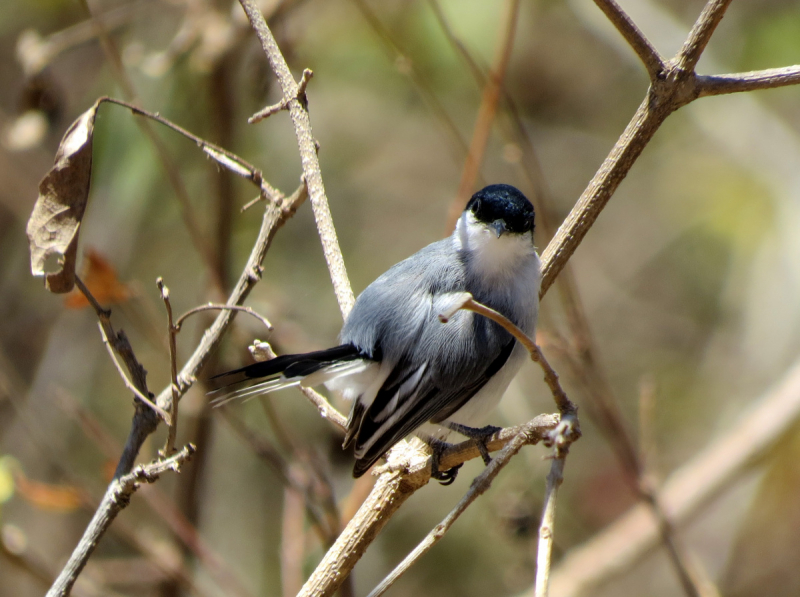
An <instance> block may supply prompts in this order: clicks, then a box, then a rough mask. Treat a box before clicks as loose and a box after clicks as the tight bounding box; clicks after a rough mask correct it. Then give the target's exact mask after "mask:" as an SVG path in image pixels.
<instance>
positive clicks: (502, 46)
mask: <svg viewBox="0 0 800 597" xmlns="http://www.w3.org/2000/svg"><path fill="white" fill-rule="evenodd" d="M519 5H520V2H519V0H508V3H507V7H506V18H505V19H504V20H503V22H502V29H501V32H500V35H499V37H498V40H499V41H498V45H497V49H496V50H495V59H494V64H493V66H492V70H491V71H490V72H489V77H488V79H487V81H486V85H485V86H484V88H483V94H482V97H481V105H480V108H479V109H478V117H477V118H476V120H475V128H474V130H473V132H472V141H471V143H470V146H469V151H468V152H467V156H466V158H465V160H464V167H463V169H462V171H461V181H460V182H459V184H458V190H457V191H456V196H455V197H454V198H453V201H452V202H451V204H450V209H449V210H448V216H447V230H448V231H450V230H452V228H453V226H455V224H456V220H458V216H459V214H460V213H461V212H462V211H464V206H465V205H466V203H467V199H468V198H469V196H470V195H471V194H472V191H473V188H474V186H475V179H476V178H477V177H478V173H479V172H480V169H481V164H482V163H483V156H484V154H485V153H486V146H487V144H488V142H489V135H490V134H491V132H492V124H493V122H494V119H495V114H496V113H497V106H498V104H499V103H500V96H501V95H502V91H503V82H504V81H505V78H506V71H507V70H508V63H509V60H510V59H511V50H512V49H513V47H514V34H515V33H516V30H517V21H518V17H519Z"/></svg>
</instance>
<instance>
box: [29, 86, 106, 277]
mask: <svg viewBox="0 0 800 597" xmlns="http://www.w3.org/2000/svg"><path fill="white" fill-rule="evenodd" d="M98 106H99V101H98V102H95V104H94V105H93V106H92V107H91V108H90V109H89V110H87V111H86V112H84V113H83V114H82V115H81V116H80V118H78V119H77V120H76V121H75V122H73V123H72V126H70V127H69V130H68V131H67V132H66V134H65V135H64V138H63V139H62V140H61V143H60V145H59V146H58V152H57V153H56V160H55V165H54V166H53V168H52V169H51V170H50V171H49V172H48V173H47V175H46V176H45V177H44V178H43V179H42V182H41V183H39V199H37V201H36V205H34V207H33V213H32V214H31V217H30V219H29V220H28V228H27V233H28V241H29V243H30V249H31V272H32V273H33V275H34V276H43V277H44V278H45V286H46V287H47V289H48V290H50V292H55V293H62V292H69V291H70V290H72V287H73V285H74V284H75V257H76V254H77V252H78V231H79V229H80V225H81V220H82V219H83V214H84V211H85V210H86V202H87V199H88V198H89V183H90V181H91V178H92V139H93V134H94V119H95V116H96V115H97V107H98ZM54 260H56V263H54ZM47 270H50V271H47Z"/></svg>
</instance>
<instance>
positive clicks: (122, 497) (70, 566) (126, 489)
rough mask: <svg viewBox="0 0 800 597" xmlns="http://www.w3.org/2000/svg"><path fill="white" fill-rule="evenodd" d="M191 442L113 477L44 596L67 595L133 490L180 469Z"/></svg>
mask: <svg viewBox="0 0 800 597" xmlns="http://www.w3.org/2000/svg"><path fill="white" fill-rule="evenodd" d="M194 450H195V448H194V446H193V445H191V444H188V445H186V446H184V448H183V449H182V450H181V451H180V452H178V453H176V454H174V455H172V456H170V457H169V458H163V459H159V460H155V461H153V462H151V463H150V464H146V465H140V466H138V467H136V469H134V470H133V471H131V472H130V473H128V474H126V475H123V476H121V477H119V478H116V479H114V480H113V481H112V482H111V484H110V485H109V486H108V490H107V491H106V494H105V496H103V500H102V501H101V502H100V505H99V506H98V508H97V510H96V511H95V514H94V517H92V521H91V522H90V523H89V526H88V527H87V528H86V531H85V532H84V534H83V538H82V539H81V541H80V543H78V546H77V547H76V548H75V551H73V552H72V555H71V556H70V558H69V561H68V562H67V564H66V565H65V566H64V569H63V570H62V571H61V573H60V574H59V575H58V578H57V579H56V581H55V582H54V583H53V586H52V587H50V590H49V591H48V592H47V597H64V596H66V595H69V592H70V590H71V588H72V585H73V584H75V581H76V580H77V578H78V575H79V574H80V572H81V570H83V567H84V566H85V565H86V562H87V561H88V560H89V557H91V555H92V553H93V552H94V549H95V547H96V546H97V543H98V541H99V540H100V537H102V536H103V534H104V533H105V532H106V530H108V527H109V526H110V525H111V523H112V522H113V521H114V518H116V516H117V514H119V513H120V511H122V509H123V508H125V507H126V506H127V505H128V503H130V498H131V496H132V495H133V493H134V492H135V491H136V490H137V489H138V488H139V486H140V485H141V484H142V483H153V482H155V481H156V480H158V477H159V475H161V474H162V473H165V472H167V471H175V472H180V467H181V465H182V464H183V463H184V462H186V461H187V460H188V459H189V458H190V457H191V455H192V454H193V453H194Z"/></svg>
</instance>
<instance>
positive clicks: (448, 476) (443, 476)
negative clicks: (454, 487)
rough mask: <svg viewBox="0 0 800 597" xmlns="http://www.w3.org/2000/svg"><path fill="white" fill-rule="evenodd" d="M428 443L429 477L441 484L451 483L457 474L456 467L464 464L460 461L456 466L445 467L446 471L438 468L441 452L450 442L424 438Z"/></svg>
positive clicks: (458, 467)
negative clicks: (429, 455)
mask: <svg viewBox="0 0 800 597" xmlns="http://www.w3.org/2000/svg"><path fill="white" fill-rule="evenodd" d="M426 441H427V442H428V445H429V446H430V447H431V477H432V478H434V479H436V480H437V481H439V483H441V484H442V485H451V484H452V483H453V481H455V480H456V477H457V476H458V469H460V468H461V467H462V466H464V463H463V462H462V463H461V464H459V465H458V466H454V467H452V468H449V469H447V470H446V471H440V470H439V459H440V458H441V457H442V453H443V452H444V451H445V450H446V449H447V448H449V447H450V444H448V443H447V442H444V441H442V440H440V439H436V438H434V437H428V438H426Z"/></svg>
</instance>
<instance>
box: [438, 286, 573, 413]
mask: <svg viewBox="0 0 800 597" xmlns="http://www.w3.org/2000/svg"><path fill="white" fill-rule="evenodd" d="M460 309H466V310H468V311H474V312H475V313H478V314H480V315H483V316H484V317H487V318H489V319H491V320H492V321H494V322H495V323H497V324H499V325H501V326H502V327H503V329H505V330H506V331H507V332H508V333H509V334H511V335H512V336H514V338H515V339H516V340H517V341H518V342H519V343H520V344H522V345H523V346H524V347H525V348H526V350H527V351H528V353H529V354H530V356H531V360H533V361H536V362H537V363H539V365H541V367H542V369H543V370H544V379H545V382H546V383H547V386H548V387H549V388H550V391H551V392H552V393H553V398H554V399H555V401H556V406H558V410H559V411H560V412H561V413H562V414H567V413H573V414H574V413H576V412H577V411H578V407H577V406H575V405H574V404H573V403H572V402H571V401H570V399H569V398H568V397H567V394H566V392H565V391H564V389H563V388H562V387H561V384H560V383H559V381H558V374H557V373H556V372H555V370H554V369H553V368H552V367H551V366H550V363H548V362H547V359H546V358H545V357H544V354H542V351H541V350H539V347H538V346H536V343H535V342H534V341H533V340H532V339H531V338H530V337H529V336H528V335H527V334H525V332H523V331H522V330H521V329H519V328H518V327H517V326H516V325H514V323H513V322H512V321H511V320H509V319H508V318H507V317H505V316H504V315H503V314H502V313H499V312H498V311H495V310H494V309H492V308H490V307H487V306H486V305H483V304H481V303H479V302H477V301H476V300H474V299H473V298H472V295H471V294H470V293H468V292H462V293H458V294H457V295H455V296H454V297H453V300H452V304H451V306H450V308H449V309H448V310H447V311H445V312H444V313H441V314H440V315H439V320H440V321H441V322H442V323H447V321H448V320H449V319H450V317H452V316H453V314H454V313H455V312H456V311H458V310H460Z"/></svg>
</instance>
